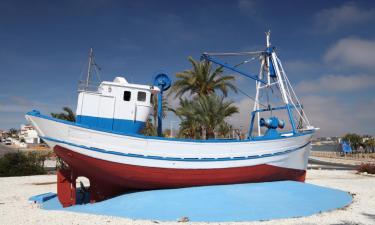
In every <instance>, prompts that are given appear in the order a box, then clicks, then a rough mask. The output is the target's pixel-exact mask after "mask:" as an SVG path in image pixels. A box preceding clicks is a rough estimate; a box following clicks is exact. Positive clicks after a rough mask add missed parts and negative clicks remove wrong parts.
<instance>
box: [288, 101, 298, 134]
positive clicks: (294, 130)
mask: <svg viewBox="0 0 375 225" xmlns="http://www.w3.org/2000/svg"><path fill="white" fill-rule="evenodd" d="M286 108H287V110H288V116H289V120H290V123H291V125H292V130H293V134H296V133H297V131H296V125H295V124H294V119H293V112H292V110H291V109H290V105H289V104H286Z"/></svg>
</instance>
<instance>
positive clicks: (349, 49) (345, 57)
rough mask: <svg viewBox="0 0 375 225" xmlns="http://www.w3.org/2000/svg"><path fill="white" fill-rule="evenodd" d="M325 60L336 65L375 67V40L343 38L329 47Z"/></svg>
mask: <svg viewBox="0 0 375 225" xmlns="http://www.w3.org/2000/svg"><path fill="white" fill-rule="evenodd" d="M324 61H325V62H326V63H331V64H333V65H334V66H336V67H341V66H344V67H355V68H364V69H375V40H364V39H359V38H344V39H341V40H339V41H338V42H337V43H336V44H334V45H333V46H332V47H330V48H329V49H328V51H327V52H326V53H325V55H324Z"/></svg>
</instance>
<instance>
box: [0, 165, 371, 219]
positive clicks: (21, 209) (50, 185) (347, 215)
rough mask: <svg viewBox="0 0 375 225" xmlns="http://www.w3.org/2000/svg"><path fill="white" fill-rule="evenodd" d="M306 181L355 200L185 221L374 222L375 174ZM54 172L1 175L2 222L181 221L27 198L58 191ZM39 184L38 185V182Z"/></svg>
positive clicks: (317, 176) (323, 174) (316, 173)
mask: <svg viewBox="0 0 375 225" xmlns="http://www.w3.org/2000/svg"><path fill="white" fill-rule="evenodd" d="M307 174H308V175H307V182H308V183H312V184H317V185H321V186H325V187H330V188H337V189H341V190H344V191H348V192H350V193H352V194H353V195H354V201H353V203H352V204H351V205H349V206H348V207H346V208H344V209H339V210H334V211H331V212H325V213H321V214H316V215H313V216H309V217H303V218H293V219H281V220H271V221H262V222H259V221H258V222H240V223H190V222H187V223H184V224H262V225H266V224H306V225H308V224H375V177H373V176H366V175H359V174H356V173H355V172H354V171H335V170H309V171H308V173H307ZM55 180H56V177H55V176H54V175H43V176H29V177H9V178H0V224H17V225H21V224H51V225H54V224H131V225H136V224H139V225H141V224H181V222H177V221H176V222H167V223H164V222H159V221H142V220H131V219H126V218H119V217H109V216H97V215H89V214H82V213H79V214H78V213H73V212H62V211H47V210H42V209H40V208H39V206H38V205H37V204H32V203H29V202H28V198H29V197H30V196H32V195H37V194H41V193H45V192H56V184H54V181H55ZM37 184H39V185H37Z"/></svg>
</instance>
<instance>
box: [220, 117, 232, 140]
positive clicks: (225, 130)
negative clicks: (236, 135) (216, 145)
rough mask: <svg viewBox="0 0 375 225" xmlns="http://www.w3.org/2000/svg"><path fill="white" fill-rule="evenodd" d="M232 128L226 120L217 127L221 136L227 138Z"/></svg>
mask: <svg viewBox="0 0 375 225" xmlns="http://www.w3.org/2000/svg"><path fill="white" fill-rule="evenodd" d="M231 130H232V125H230V124H228V123H227V122H225V121H224V122H223V123H221V124H219V126H218V128H217V131H218V134H219V137H221V138H227V137H228V136H229V135H230V132H231Z"/></svg>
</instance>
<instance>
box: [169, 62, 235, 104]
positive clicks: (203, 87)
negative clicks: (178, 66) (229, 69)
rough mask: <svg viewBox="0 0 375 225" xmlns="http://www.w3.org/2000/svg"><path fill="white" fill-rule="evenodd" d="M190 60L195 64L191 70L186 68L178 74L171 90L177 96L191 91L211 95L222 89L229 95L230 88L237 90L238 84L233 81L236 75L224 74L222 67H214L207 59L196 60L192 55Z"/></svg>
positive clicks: (225, 94)
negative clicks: (235, 84)
mask: <svg viewBox="0 0 375 225" xmlns="http://www.w3.org/2000/svg"><path fill="white" fill-rule="evenodd" d="M188 60H189V61H190V63H191V64H192V65H193V68H192V69H191V70H185V71H183V72H179V73H177V74H176V77H177V78H178V80H177V81H175V82H174V83H173V85H172V88H171V92H170V93H174V94H175V96H176V97H181V96H182V95H183V94H185V93H187V92H190V94H191V95H198V96H204V95H209V94H211V93H213V92H215V91H216V90H220V91H221V92H222V93H223V95H224V96H227V95H228V89H231V90H233V91H235V92H237V88H236V86H234V85H233V84H232V83H231V82H232V81H234V80H235V77H234V76H228V75H223V69H222V67H218V68H216V69H213V68H212V63H211V62H207V61H199V62H198V61H195V60H194V59H193V58H192V57H189V58H188Z"/></svg>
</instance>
